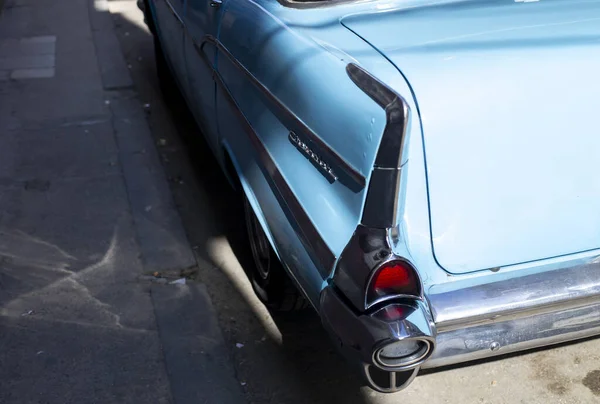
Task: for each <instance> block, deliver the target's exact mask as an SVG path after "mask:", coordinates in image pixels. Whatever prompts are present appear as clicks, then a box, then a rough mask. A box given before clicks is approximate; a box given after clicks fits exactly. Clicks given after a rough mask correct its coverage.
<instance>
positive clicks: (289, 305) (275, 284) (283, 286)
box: [244, 196, 309, 312]
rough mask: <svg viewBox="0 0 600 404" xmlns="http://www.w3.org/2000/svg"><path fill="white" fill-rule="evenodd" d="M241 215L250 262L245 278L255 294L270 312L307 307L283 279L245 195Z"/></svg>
mask: <svg viewBox="0 0 600 404" xmlns="http://www.w3.org/2000/svg"><path fill="white" fill-rule="evenodd" d="M244 214H245V220H246V229H247V232H248V240H249V244H250V250H251V252H252V258H253V263H254V265H252V267H251V268H248V276H249V277H250V282H251V283H252V288H253V289H254V292H255V293H256V295H257V296H258V297H259V299H260V300H261V301H262V302H263V303H264V304H265V306H267V307H268V308H269V309H270V310H274V311H283V312H289V311H298V310H304V309H306V308H307V307H309V304H308V301H307V300H306V299H305V298H304V296H303V295H302V293H301V292H300V291H299V290H298V289H297V288H296V286H295V285H294V284H293V283H292V281H291V280H290V278H289V277H288V276H287V274H286V272H285V269H284V268H283V265H282V264H281V262H280V261H279V258H278V257H277V254H275V251H273V248H272V247H271V244H270V242H269V240H268V238H267V236H266V235H265V233H264V231H263V229H262V226H261V225H260V222H259V221H258V219H257V218H256V215H255V214H254V210H253V209H252V207H251V206H250V203H249V202H248V200H247V199H246V197H245V196H244Z"/></svg>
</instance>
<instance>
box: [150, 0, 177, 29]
mask: <svg viewBox="0 0 600 404" xmlns="http://www.w3.org/2000/svg"><path fill="white" fill-rule="evenodd" d="M163 1H164V2H165V4H166V5H167V7H168V8H169V10H170V11H171V13H173V16H174V17H175V18H176V19H177V21H178V22H179V24H181V26H182V27H183V26H185V23H184V22H183V19H182V18H181V16H180V15H179V14H178V13H177V11H176V10H175V9H174V8H173V5H172V4H171V2H170V1H169V0H163ZM142 11H143V10H142Z"/></svg>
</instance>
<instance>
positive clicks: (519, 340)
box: [423, 258, 600, 368]
mask: <svg viewBox="0 0 600 404" xmlns="http://www.w3.org/2000/svg"><path fill="white" fill-rule="evenodd" d="M562 266H563V267H562V268H561V267H558V268H554V269H552V270H545V271H543V272H540V269H541V268H539V267H538V268H532V269H531V270H530V273H527V271H526V270H522V271H523V272H521V271H519V272H518V274H517V273H506V274H501V273H498V274H494V275H492V276H486V277H485V278H482V280H481V281H485V283H479V284H477V283H475V282H477V281H476V280H469V281H465V282H460V283H459V282H456V283H455V284H449V285H439V286H433V287H432V288H430V290H429V293H428V299H429V304H430V307H431V310H432V312H433V316H434V319H435V324H436V327H437V330H438V335H437V338H436V342H437V347H436V350H435V352H434V353H433V355H432V357H431V358H430V359H429V361H427V362H426V363H425V364H424V365H423V367H424V368H432V367H438V366H446V365H451V364H455V363H460V362H466V361H471V360H476V359H481V358H486V357H489V356H494V355H502V354H506V353H511V352H516V351H521V350H525V349H530V348H535V347H541V346H545V345H551V344H556V343H561V342H566V341H570V340H574V339H579V338H585V337H589V336H592V335H596V334H600V260H599V259H597V258H594V259H588V260H586V261H584V262H579V263H578V264H577V265H572V264H569V263H563V264H562ZM536 270H537V273H536V272H535V271H536ZM511 275H512V276H513V277H511ZM515 275H519V276H518V277H517V276H515ZM467 282H469V283H471V284H470V285H468V286H467V285H465V283H467Z"/></svg>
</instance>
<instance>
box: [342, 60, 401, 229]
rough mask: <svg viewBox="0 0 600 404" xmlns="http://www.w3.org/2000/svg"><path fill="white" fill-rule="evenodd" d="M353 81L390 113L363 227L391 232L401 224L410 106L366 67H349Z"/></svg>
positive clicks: (370, 183)
mask: <svg viewBox="0 0 600 404" xmlns="http://www.w3.org/2000/svg"><path fill="white" fill-rule="evenodd" d="M346 72H347V73H348V76H349V77H350V79H351V80H352V81H353V82H354V83H355V84H356V85H357V86H358V87H359V88H360V89H361V90H363V91H364V92H365V94H367V95H368V96H369V97H371V98H372V99H373V101H375V102H376V103H377V104H378V105H379V106H381V108H383V109H384V110H385V113H386V118H387V121H386V125H385V129H384V131H383V135H382V137H381V143H380V144H379V149H378V150H377V155H376V157H375V165H374V167H373V172H372V174H371V180H370V181H369V190H368V193H367V201H366V203H365V208H364V211H363V216H362V220H361V223H362V224H363V225H365V226H367V227H377V228H391V227H394V226H395V225H396V224H397V217H396V215H397V211H398V209H397V207H398V195H399V191H400V169H401V166H402V157H403V154H404V146H405V144H406V136H407V130H406V129H407V127H408V118H409V116H408V114H409V109H408V105H407V104H406V102H405V101H404V99H403V98H402V97H401V96H400V95H398V94H396V93H395V92H393V91H392V90H391V89H390V88H389V87H387V86H386V85H385V84H383V83H382V82H381V81H379V80H378V79H377V78H375V77H374V76H372V75H371V74H370V73H369V72H367V71H366V70H364V69H363V68H362V67H360V66H358V65H356V64H354V63H350V64H348V65H347V66H346Z"/></svg>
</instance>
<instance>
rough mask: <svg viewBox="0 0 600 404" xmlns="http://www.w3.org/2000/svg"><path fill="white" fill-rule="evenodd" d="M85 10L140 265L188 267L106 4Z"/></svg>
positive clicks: (188, 252)
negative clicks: (139, 254)
mask: <svg viewBox="0 0 600 404" xmlns="http://www.w3.org/2000/svg"><path fill="white" fill-rule="evenodd" d="M89 14H90V22H91V26H92V34H93V38H94V43H95V46H96V54H97V58H98V65H99V68H100V74H101V76H102V83H103V86H104V89H105V90H106V91H107V100H106V103H107V105H108V107H109V109H110V110H111V114H112V123H113V130H114V132H115V136H116V141H117V146H118V148H119V157H120V161H121V169H122V172H123V176H124V178H125V184H126V187H127V194H128V197H129V205H130V208H131V213H132V216H133V220H134V227H135V231H136V236H137V241H138V245H139V247H140V251H141V259H142V263H143V265H144V269H145V270H146V271H147V272H164V271H167V270H173V269H187V268H190V267H193V266H195V265H196V264H197V263H196V259H195V256H194V253H193V251H192V249H191V248H190V244H189V242H188V240H187V236H186V233H185V230H184V228H183V224H182V222H181V218H180V216H179V213H178V212H177V209H176V208H175V203H174V201H173V197H172V195H171V191H170V188H169V184H168V182H167V179H166V177H165V174H164V170H163V166H162V163H161V162H160V158H159V155H158V151H157V150H156V145H155V144H154V142H153V140H152V135H151V133H150V128H149V127H148V122H147V121H146V116H145V113H144V110H143V109H142V106H141V103H140V102H139V100H138V99H137V95H136V93H135V91H134V90H133V80H132V78H131V74H130V73H129V69H128V68H127V64H126V62H125V59H124V57H123V54H122V52H121V46H120V43H119V40H118V38H117V36H116V33H115V30H114V24H113V21H112V17H111V14H110V12H109V9H108V2H107V1H106V0H95V1H94V0H90V2H89Z"/></svg>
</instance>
